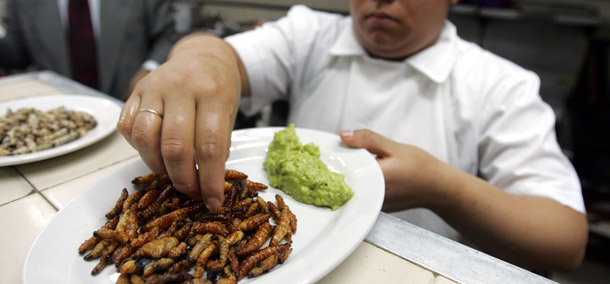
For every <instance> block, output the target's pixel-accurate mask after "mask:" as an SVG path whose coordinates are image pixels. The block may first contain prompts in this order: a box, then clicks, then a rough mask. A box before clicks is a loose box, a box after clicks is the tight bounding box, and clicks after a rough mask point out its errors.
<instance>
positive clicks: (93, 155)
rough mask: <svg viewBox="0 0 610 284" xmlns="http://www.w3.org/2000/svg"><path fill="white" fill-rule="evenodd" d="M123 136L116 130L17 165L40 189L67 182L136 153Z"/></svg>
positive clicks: (136, 154) (134, 155)
mask: <svg viewBox="0 0 610 284" xmlns="http://www.w3.org/2000/svg"><path fill="white" fill-rule="evenodd" d="M137 156H138V152H137V151H136V150H134V149H133V148H132V147H131V146H130V145H129V143H127V142H126V141H125V139H123V137H122V136H121V135H120V134H118V132H115V133H113V134H111V135H110V136H109V137H107V138H105V139H103V140H102V141H100V142H98V143H96V144H94V145H92V146H89V147H87V148H84V149H81V150H79V151H76V152H73V153H70V154H67V155H63V156H60V157H57V158H53V159H49V160H46V161H44V162H43V163H31V164H25V165H20V166H17V168H18V169H19V171H20V172H21V173H23V175H25V176H26V177H27V179H28V180H29V181H30V182H31V183H32V184H33V185H34V187H36V188H37V189H39V190H45V189H47V188H50V187H52V186H55V185H58V184H61V183H64V182H67V181H69V180H72V179H75V178H77V177H80V176H83V175H85V174H88V173H92V172H95V171H97V170H99V169H102V168H105V167H106V166H108V165H112V164H115V163H118V162H121V161H124V160H128V159H131V158H133V157H137Z"/></svg>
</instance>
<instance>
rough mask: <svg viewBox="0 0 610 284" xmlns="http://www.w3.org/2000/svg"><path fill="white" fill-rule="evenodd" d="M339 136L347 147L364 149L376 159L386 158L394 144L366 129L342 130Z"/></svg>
mask: <svg viewBox="0 0 610 284" xmlns="http://www.w3.org/2000/svg"><path fill="white" fill-rule="evenodd" d="M339 136H340V137H341V140H343V142H344V143H345V144H347V145H348V146H350V147H354V148H364V149H366V150H367V151H369V152H370V153H371V154H375V155H377V157H386V156H389V155H390V154H391V153H392V151H391V148H392V145H393V144H394V142H393V141H392V140H390V139H388V138H386V137H384V136H382V135H379V134H378V133H375V132H373V131H371V130H368V129H359V130H353V131H352V130H342V131H341V132H339Z"/></svg>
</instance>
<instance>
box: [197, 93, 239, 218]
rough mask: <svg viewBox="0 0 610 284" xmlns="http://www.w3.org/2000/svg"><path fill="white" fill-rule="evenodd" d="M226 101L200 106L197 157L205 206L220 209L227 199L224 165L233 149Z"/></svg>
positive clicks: (231, 125) (231, 126) (200, 104)
mask: <svg viewBox="0 0 610 284" xmlns="http://www.w3.org/2000/svg"><path fill="white" fill-rule="evenodd" d="M226 109H227V107H224V106H222V102H217V103H209V102H202V101H200V102H199V103H198V105H197V114H196V115H197V128H196V130H195V152H196V153H195V156H196V160H197V165H198V166H199V171H198V174H199V181H200V182H199V186H200V191H201V195H202V197H203V200H204V201H205V203H206V204H207V205H208V206H210V208H212V210H217V209H219V208H220V206H221V205H222V202H223V199H224V194H223V192H224V166H225V161H226V159H227V157H228V155H229V147H230V146H231V130H232V128H233V120H232V119H231V115H233V114H232V111H228V113H227V112H226V111H225V112H223V111H219V110H226Z"/></svg>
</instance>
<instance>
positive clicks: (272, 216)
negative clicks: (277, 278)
mask: <svg viewBox="0 0 610 284" xmlns="http://www.w3.org/2000/svg"><path fill="white" fill-rule="evenodd" d="M132 183H133V184H134V186H135V189H136V191H135V192H134V193H132V194H131V195H130V194H129V193H128V191H127V189H123V191H122V192H121V196H120V197H119V198H118V200H117V201H116V203H115V205H114V207H113V208H112V209H111V210H110V211H109V212H108V213H106V215H105V217H106V219H107V221H106V223H105V224H104V225H103V226H102V227H101V228H100V229H98V230H97V231H95V232H93V234H92V236H91V238H89V239H87V240H86V241H84V242H83V243H82V244H81V246H80V247H79V249H78V251H79V253H80V254H81V255H84V259H85V260H93V259H99V262H98V264H97V265H96V266H95V267H94V268H93V270H92V271H91V274H93V275H96V274H98V273H100V272H101V271H102V269H104V268H105V267H106V266H107V265H109V264H114V265H115V266H116V269H117V271H118V272H119V273H120V276H119V277H118V280H117V282H116V283H193V284H195V283H236V282H237V281H239V280H241V279H243V278H244V277H256V276H258V275H260V274H263V273H265V272H267V271H269V270H271V269H272V268H274V267H275V266H277V265H278V264H281V263H283V262H284V261H286V259H287V258H288V256H289V255H290V253H291V252H292V248H291V243H292V235H293V234H295V233H296V229H297V219H296V217H295V215H294V214H293V213H292V211H291V210H290V208H289V207H288V206H287V205H286V203H285V202H284V200H283V198H282V197H281V196H280V195H276V196H275V199H276V203H274V202H272V201H265V200H263V198H262V197H260V196H258V192H259V191H262V190H265V189H266V188H267V186H266V185H264V184H262V183H257V182H253V181H251V180H249V179H248V176H247V175H246V174H244V173H242V172H239V171H235V170H226V171H225V202H224V204H223V206H222V207H221V209H219V210H217V211H210V210H209V209H208V207H206V206H205V204H204V203H203V201H201V200H195V199H191V198H189V197H187V196H186V195H183V194H182V193H180V192H178V191H177V190H176V189H175V188H174V186H173V185H172V183H171V181H170V180H169V178H168V177H167V176H158V175H155V174H148V175H145V176H140V177H136V178H135V179H134V180H133V181H132ZM268 240H269V243H268V245H267V246H265V243H267V241H268ZM191 271H192V272H191ZM208 280H209V281H211V282H206V281H208Z"/></svg>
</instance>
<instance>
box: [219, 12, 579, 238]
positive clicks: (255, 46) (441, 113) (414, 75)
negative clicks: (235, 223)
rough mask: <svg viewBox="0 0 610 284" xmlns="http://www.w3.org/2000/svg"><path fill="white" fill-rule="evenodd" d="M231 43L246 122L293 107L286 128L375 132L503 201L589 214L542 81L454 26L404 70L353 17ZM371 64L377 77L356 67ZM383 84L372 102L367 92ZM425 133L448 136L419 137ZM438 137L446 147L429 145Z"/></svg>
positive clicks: (280, 25)
mask: <svg viewBox="0 0 610 284" xmlns="http://www.w3.org/2000/svg"><path fill="white" fill-rule="evenodd" d="M227 41H228V42H229V43H230V44H232V45H233V47H234V48H235V49H236V51H237V52H238V54H239V55H240V57H241V59H242V60H243V62H244V64H245V67H246V72H247V74H248V78H249V80H250V87H251V92H252V96H251V97H249V98H245V99H243V100H242V105H241V109H242V111H244V112H246V113H247V114H252V113H255V112H257V111H259V110H261V109H262V107H263V106H265V105H267V104H269V103H271V102H273V101H274V100H277V99H288V100H289V101H290V108H291V109H290V115H289V122H294V123H295V125H296V126H299V127H308V128H316V129H321V130H325V131H328V132H331V133H337V132H338V131H339V130H342V129H358V128H369V129H371V130H373V131H376V132H379V133H380V134H382V135H384V136H386V137H388V138H391V139H393V140H395V141H398V142H401V143H410V144H415V145H417V146H420V147H422V148H424V149H426V150H428V151H429V152H430V153H431V154H433V155H435V156H436V157H437V158H439V159H441V160H443V161H446V162H448V163H450V164H452V165H454V166H455V167H458V168H460V169H462V170H464V171H466V172H468V173H470V174H472V175H476V176H480V177H482V178H483V179H485V180H487V181H488V182H490V183H491V184H493V185H495V186H497V187H499V188H501V189H503V190H504V191H506V192H509V193H512V194H524V195H525V194H527V195H538V196H544V197H548V198H551V199H553V200H556V201H558V202H559V203H561V204H564V205H567V206H569V207H571V208H573V209H575V210H577V211H579V212H585V208H584V202H583V198H582V194H581V187H580V182H579V179H578V176H577V175H576V172H575V170H574V168H573V167H572V165H571V163H570V162H569V160H568V159H567V158H566V157H565V156H564V155H563V153H562V152H561V149H560V147H559V145H558V143H557V140H556V137H555V131H554V124H555V116H554V113H553V110H552V109H551V108H550V107H549V106H548V105H547V104H546V103H544V102H543V101H542V99H541V98H540V96H539V93H538V92H539V87H540V81H539V78H538V76H537V75H536V74H534V73H532V72H530V71H527V70H524V69H523V68H521V67H519V66H517V65H516V64H513V63H511V62H509V61H507V60H505V59H503V58H500V57H499V56H496V55H494V54H492V53H490V52H488V51H485V50H483V49H481V48H480V47H479V46H477V45H475V44H473V43H469V42H466V41H464V40H462V39H461V38H459V36H458V35H457V32H456V28H455V26H454V25H453V24H451V23H450V22H446V24H445V26H444V28H443V31H442V33H441V36H440V38H439V40H438V42H437V43H436V44H435V45H433V46H431V47H429V48H427V49H425V50H423V51H421V52H419V53H417V54H415V55H413V56H411V57H409V58H408V59H406V60H405V61H403V62H388V61H383V60H378V59H373V58H371V57H369V56H368V55H367V53H366V52H365V51H364V49H363V47H362V46H361V45H360V44H359V42H358V41H357V39H356V37H355V36H354V34H353V28H352V20H351V17H343V16H340V15H335V14H329V13H324V12H317V11H312V10H310V9H308V8H306V7H304V6H295V7H293V8H292V9H290V11H289V12H288V15H287V17H285V18H282V19H280V20H278V21H276V22H273V23H267V24H264V25H263V26H262V27H260V28H257V29H256V30H253V31H250V32H247V33H244V34H239V35H235V36H231V37H229V38H227ZM344 64H348V65H349V66H351V67H349V68H347V69H345V70H349V72H347V73H349V74H348V75H345V74H344V75H341V73H346V72H343V71H341V70H339V69H341V68H343V66H344ZM367 64H368V65H371V66H377V67H375V68H360V67H354V66H365V65H367ZM371 70H373V71H371ZM374 70H378V71H374ZM380 70H384V71H380ZM329 78H333V79H329ZM334 78H339V79H337V80H334ZM333 82H335V84H333ZM346 82H348V83H349V85H347V86H346V85H345V83H346ZM379 82H383V84H381V87H379V86H378V87H376V89H375V92H374V93H371V90H370V89H369V88H367V87H366V86H367V84H371V85H373V84H379ZM354 85H357V86H360V87H353V86H354ZM325 90H326V92H325ZM413 96H415V97H417V98H418V100H422V101H426V100H433V99H438V102H439V103H437V104H431V105H430V106H429V108H426V111H427V110H430V111H432V112H435V114H434V115H429V116H428V115H426V114H421V113H420V114H418V115H419V116H418V115H413V114H414V113H417V112H418V111H420V112H421V110H420V107H419V106H418V107H412V104H411V103H412V102H413V101H409V100H408V99H406V98H408V97H413ZM443 102H445V103H443ZM439 106H441V107H443V108H442V109H439ZM418 117H421V119H418ZM429 119H433V120H434V121H436V122H435V123H432V124H430V123H429V122H427V120H429ZM421 123H424V124H425V123H428V124H425V125H437V124H438V125H439V126H440V128H443V129H444V130H436V129H431V128H430V127H427V126H426V127H427V128H422V127H419V128H418V126H417V125H418V124H421ZM414 129H417V131H415V132H414ZM435 131H436V132H435ZM423 132H426V134H425V135H424V134H422V133H423ZM428 132H431V133H433V135H430V133H428ZM435 135H440V136H439V137H437V140H439V139H442V140H446V141H441V142H440V143H436V142H431V141H430V139H431V137H434V136H435ZM418 136H426V137H424V138H423V139H422V140H421V141H420V140H418ZM431 144H435V145H431ZM430 145H431V146H430ZM418 225H419V224H418ZM424 227H425V226H424ZM429 229H430V228H429ZM431 230H432V231H436V232H437V233H440V234H443V235H445V236H448V237H450V238H453V239H456V238H457V237H456V236H455V235H454V234H452V233H447V231H445V230H435V229H431Z"/></svg>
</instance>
